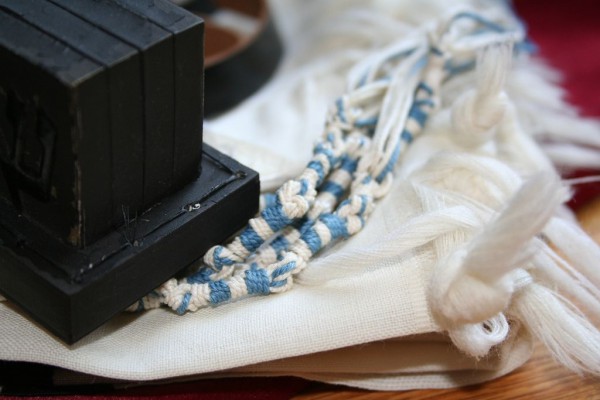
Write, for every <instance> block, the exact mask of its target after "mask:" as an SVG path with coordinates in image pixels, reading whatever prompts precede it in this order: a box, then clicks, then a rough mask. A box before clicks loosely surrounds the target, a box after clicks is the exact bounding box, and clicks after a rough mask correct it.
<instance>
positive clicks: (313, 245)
mask: <svg viewBox="0 0 600 400" xmlns="http://www.w3.org/2000/svg"><path fill="white" fill-rule="evenodd" d="M300 239H301V240H303V241H304V242H305V243H306V244H307V245H308V248H309V249H310V252H311V253H312V254H315V253H316V252H317V251H319V250H320V249H321V238H320V237H319V235H318V234H317V232H316V231H315V230H314V229H313V227H312V225H309V226H307V227H305V228H303V229H302V234H301V235H300Z"/></svg>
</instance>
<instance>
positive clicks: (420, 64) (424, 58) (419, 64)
mask: <svg viewBox="0 0 600 400" xmlns="http://www.w3.org/2000/svg"><path fill="white" fill-rule="evenodd" d="M427 61H428V60H427V54H424V55H423V56H421V57H420V58H419V59H418V60H417V62H415V63H414V64H413V66H412V67H411V68H410V72H409V73H410V74H411V75H412V74H416V73H417V72H419V71H420V70H422V69H423V68H425V66H426V65H427Z"/></svg>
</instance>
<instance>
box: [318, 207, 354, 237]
mask: <svg viewBox="0 0 600 400" xmlns="http://www.w3.org/2000/svg"><path fill="white" fill-rule="evenodd" d="M319 220H320V221H321V222H323V223H324V224H325V225H326V226H327V228H328V229H329V231H330V232H331V237H332V239H337V238H339V237H343V238H347V237H348V236H350V234H349V233H348V227H347V226H346V222H345V221H344V220H343V219H342V218H341V217H340V216H339V215H336V214H332V213H327V214H323V215H321V216H320V217H319Z"/></svg>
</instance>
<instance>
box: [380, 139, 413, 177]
mask: <svg viewBox="0 0 600 400" xmlns="http://www.w3.org/2000/svg"><path fill="white" fill-rule="evenodd" d="M404 132H407V131H406V130H404V131H403V132H402V135H403V136H404ZM401 143H402V142H398V144H397V145H396V148H395V149H394V152H393V153H392V156H391V157H390V159H389V161H388V162H387V164H386V165H385V167H384V168H383V170H382V171H381V172H380V173H379V175H377V177H376V178H375V180H376V181H377V182H378V183H381V182H382V181H383V180H384V179H385V177H386V176H387V174H389V173H390V172H392V170H393V169H394V165H396V161H398V157H400V150H401V147H400V144H401Z"/></svg>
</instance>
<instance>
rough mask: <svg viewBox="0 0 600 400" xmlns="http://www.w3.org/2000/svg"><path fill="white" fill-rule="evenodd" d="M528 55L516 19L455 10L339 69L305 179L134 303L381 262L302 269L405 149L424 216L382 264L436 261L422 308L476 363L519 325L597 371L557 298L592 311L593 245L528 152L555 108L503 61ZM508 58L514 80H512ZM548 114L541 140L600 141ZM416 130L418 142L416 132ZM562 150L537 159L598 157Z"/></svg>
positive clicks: (229, 295) (203, 301)
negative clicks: (338, 92)
mask: <svg viewBox="0 0 600 400" xmlns="http://www.w3.org/2000/svg"><path fill="white" fill-rule="evenodd" d="M522 45H523V33H522V31H521V28H520V26H519V25H518V24H514V21H513V20H512V19H511V18H507V19H506V18H496V19H494V18H491V19H490V18H486V17H484V16H483V15H481V14H479V13H475V12H471V11H469V12H466V11H460V12H457V13H455V14H454V15H453V16H451V17H450V18H448V19H444V20H442V21H440V22H439V23H438V24H437V25H435V26H434V27H433V28H431V27H429V29H427V30H423V31H417V32H415V33H414V35H412V36H409V37H408V38H406V39H403V40H400V41H398V42H397V43H392V44H390V45H389V46H387V47H386V48H384V49H382V50H381V51H378V52H375V53H373V54H372V55H371V56H369V57H366V58H365V59H364V60H362V61H361V62H359V63H358V64H357V66H356V67H355V68H354V69H353V70H352V71H351V72H350V73H349V74H348V76H349V79H348V86H347V88H348V91H347V93H346V94H345V95H344V96H342V97H340V98H338V100H337V101H336V102H335V105H334V106H333V107H332V109H331V111H330V113H329V116H328V118H327V122H326V125H325V131H324V134H323V138H322V141H321V142H320V143H319V144H317V145H316V146H315V148H314V151H313V157H312V159H311V160H310V162H309V163H308V165H307V166H306V168H305V169H304V171H303V172H302V173H301V174H300V175H299V176H298V177H297V178H296V179H291V180H289V181H287V182H286V183H285V184H284V185H283V186H282V187H281V188H280V189H279V190H278V191H277V192H276V193H274V194H270V195H266V196H265V197H264V198H263V200H262V202H261V204H262V206H261V213H260V215H259V216H257V217H256V218H254V219H252V220H251V221H249V224H248V226H247V227H246V229H245V230H244V231H243V232H242V233H241V234H240V235H239V236H237V237H236V238H235V239H234V240H233V241H232V242H231V243H230V244H228V245H226V246H215V247H214V248H212V249H211V250H210V251H209V252H208V253H207V254H206V256H205V257H204V263H205V265H203V266H201V267H200V268H199V270H198V271H197V272H195V273H194V274H192V275H190V276H189V277H187V278H185V279H182V280H180V281H177V280H175V279H172V280H170V281H168V282H166V283H165V284H164V285H163V286H162V287H160V288H158V289H157V290H156V291H155V292H153V293H151V294H150V295H148V296H147V297H145V298H144V299H141V300H140V301H139V302H138V303H136V304H134V305H133V306H132V307H131V309H136V310H141V309H147V308H154V307H158V306H160V305H163V304H164V305H168V306H169V307H171V308H172V309H174V310H175V311H177V312H178V313H185V312H186V311H194V310H196V309H198V308H201V307H206V306H214V305H217V304H221V303H224V302H230V301H233V300H237V299H241V298H244V297H247V296H251V295H267V294H271V293H280V292H283V291H286V290H289V289H290V288H291V287H292V285H293V282H294V280H295V279H296V277H297V276H299V277H300V281H301V282H302V283H303V284H321V283H323V282H326V281H329V280H331V279H336V278H341V277H344V276H346V275H347V273H348V272H351V273H353V274H360V273H363V272H364V271H365V268H364V267H365V266H367V265H368V266H369V268H376V267H377V266H374V265H373V260H372V259H369V256H370V255H369V254H363V253H360V252H355V253H352V252H348V253H347V254H346V255H345V256H344V257H346V258H347V260H344V259H342V258H339V259H336V255H335V254H332V255H331V256H329V257H328V261H329V262H332V263H333V262H335V263H336V264H337V265H340V267H338V268H332V269H331V270H330V271H328V272H327V273H326V274H324V275H321V276H316V275H315V273H312V272H311V271H310V269H307V270H305V268H306V267H307V265H308V262H309V260H310V259H311V258H312V257H313V256H314V255H315V254H316V253H317V252H318V251H320V250H321V249H323V248H324V247H326V246H328V245H329V244H331V243H334V242H335V241H336V240H338V239H341V238H347V237H349V236H351V235H353V234H355V233H357V232H359V231H360V230H361V229H362V227H363V226H364V224H365V223H366V221H367V219H368V217H369V216H370V215H371V213H372V212H373V210H374V208H375V205H376V203H377V201H378V200H379V199H381V198H382V197H383V196H385V194H386V193H387V192H388V190H389V189H390V185H391V181H392V171H393V169H394V166H395V164H396V162H397V161H398V159H399V157H400V156H401V154H403V153H404V151H405V150H408V153H407V154H406V156H405V158H404V160H403V164H401V165H400V168H399V169H397V170H398V173H399V175H400V176H401V177H403V179H405V180H406V183H407V184H406V185H405V186H406V188H407V190H410V191H411V194H413V195H414V196H415V197H416V198H417V199H418V201H419V202H420V206H421V208H422V214H421V215H417V216H415V217H414V218H412V219H409V220H408V221H406V223H405V224H403V225H402V226H399V227H397V229H396V230H394V231H393V232H392V233H391V234H390V235H389V237H387V238H383V240H381V242H380V244H379V245H378V246H376V248H377V249H378V254H379V256H380V259H381V258H384V257H395V258H403V257H409V256H410V255H409V253H410V251H411V250H413V249H414V248H416V247H421V248H429V249H430V250H431V251H432V252H433V255H434V258H435V259H436V260H437V262H436V263H435V266H434V267H433V271H432V277H431V282H430V285H429V287H428V296H429V300H430V306H431V312H432V314H433V316H434V317H435V318H436V321H437V322H438V323H439V325H440V327H441V328H442V329H444V330H446V331H447V332H448V334H449V336H450V338H451V339H452V340H453V342H454V343H455V344H456V346H457V347H459V348H460V349H462V350H463V351H464V352H465V353H467V354H470V355H472V356H474V357H482V356H485V355H486V354H487V353H488V352H489V350H490V349H491V348H492V347H493V346H494V345H496V344H498V343H501V342H502V341H503V340H504V339H505V338H506V336H507V334H508V332H509V329H510V323H509V321H510V320H511V319H513V320H514V321H515V323H519V324H521V325H522V326H524V327H525V328H527V329H529V330H530V331H531V332H532V333H533V334H535V335H536V336H538V337H539V338H540V339H541V340H542V341H543V342H544V343H545V344H546V345H547V346H548V348H549V349H550V350H551V351H552V353H553V354H554V355H555V357H556V358H557V360H559V361H560V362H562V363H563V364H565V365H566V366H567V367H569V368H571V369H572V370H574V371H576V372H590V373H594V374H600V333H599V332H598V331H597V330H596V328H594V327H593V326H592V325H591V324H590V323H589V322H588V321H587V320H586V319H585V317H583V315H582V314H580V313H579V311H578V310H577V309H576V308H575V307H574V306H573V305H571V304H570V303H569V302H568V301H567V300H565V299H564V298H563V297H561V295H560V294H559V293H558V291H563V292H565V293H566V294H568V295H570V296H572V297H574V298H575V300H576V301H577V302H578V303H580V304H582V305H583V306H584V307H585V308H586V309H587V310H589V311H591V312H592V313H594V314H596V315H600V312H599V311H600V290H599V287H600V269H599V268H598V262H599V261H598V260H599V259H600V257H599V256H600V248H599V247H598V246H597V245H596V244H595V243H593V241H592V240H591V239H589V238H588V237H587V236H586V235H585V234H584V233H583V232H581V230H580V229H579V228H577V227H576V226H575V225H574V223H573V222H570V221H567V220H565V219H561V218H559V214H560V213H561V212H563V211H564V210H562V209H561V206H560V205H561V203H563V202H564V201H565V200H566V199H567V198H568V191H567V189H566V188H565V187H564V186H563V185H562V184H561V182H560V180H559V179H558V178H557V176H556V174H555V173H554V169H553V167H552V164H551V163H550V161H549V159H548V157H547V154H546V153H545V152H544V151H543V150H542V149H541V148H540V146H539V145H537V144H536V143H535V142H534V140H533V138H532V135H534V134H536V129H538V130H540V129H541V128H540V126H535V124H534V123H533V122H532V121H535V120H536V118H534V114H535V113H536V112H539V111H540V110H543V112H544V113H553V111H554V110H558V111H561V110H560V108H561V107H564V104H563V103H562V101H559V99H558V98H559V97H560V92H559V91H557V90H555V88H554V87H553V86H552V85H550V84H549V83H547V82H546V81H545V80H544V79H540V78H539V77H537V76H535V74H534V76H531V74H530V72H527V68H523V67H522V65H521V66H519V63H521V61H519V60H517V61H516V62H514V63H513V61H512V58H513V54H514V53H515V51H516V52H518V51H519V49H520V48H521V47H522ZM475 56H476V57H477V59H476V61H477V62H476V64H477V68H476V71H475V72H469V71H470V69H471V68H472V66H473V64H475ZM512 64H517V65H516V67H515V68H516V70H517V71H518V76H517V78H516V79H514V78H511V76H510V75H509V74H508V71H509V69H510V67H511V65H512ZM461 74H464V76H463V77H462V78H461ZM473 74H474V75H473ZM528 74H529V75H528ZM465 76H466V77H467V78H465ZM523 77H529V78H531V80H532V82H534V86H535V87H536V88H539V89H540V91H541V92H544V93H547V94H548V96H547V98H542V99H537V100H539V101H537V100H536V101H533V99H532V97H534V96H535V95H530V94H529V93H527V94H526V95H524V94H523V92H524V90H525V89H524V88H522V87H519V85H516V84H515V82H519V79H523ZM453 80H455V81H456V82H457V83H455V84H453V83H452V82H453ZM473 83H474V85H473ZM452 85H454V87H453V86H452ZM446 89H448V90H446ZM465 89H466V90H465ZM527 90H529V88H527ZM448 91H449V92H453V91H455V92H458V93H460V95H457V96H454V97H452V96H450V97H448V95H447V92H448ZM533 91H534V92H535V90H533ZM528 96H529V97H528ZM513 97H514V98H516V100H514V101H513ZM542 97H543V96H542ZM530 103H534V104H537V106H531V104H530ZM536 107H537V108H536ZM438 111H439V112H438ZM558 111H557V112H556V114H557V116H556V118H555V119H554V120H555V121H557V125H556V126H553V127H548V126H542V128H543V129H545V128H549V129H548V132H549V133H550V136H552V137H553V138H562V139H565V138H567V139H574V142H576V143H578V144H590V143H591V144H597V143H598V141H597V140H596V139H588V138H587V137H586V135H569V134H566V132H567V131H568V124H569V123H570V122H573V121H575V122H573V124H574V126H576V127H581V128H582V130H583V131H586V130H587V131H589V132H593V133H597V130H596V126H594V125H593V124H587V125H586V124H585V123H579V122H577V119H576V118H575V117H573V116H569V115H568V114H569V113H568V112H567V113H566V114H567V115H562V116H561V115H560V114H561V113H560V112H558ZM426 123H427V124H429V126H430V128H429V129H426V131H428V132H427V133H428V134H427V135H424V136H418V135H419V133H420V132H421V131H422V130H423V128H424V127H425V125H426ZM543 129H542V130H543ZM587 131H586V132H587ZM413 141H415V144H414V145H412V144H411V143H412V142H413ZM409 145H411V146H409ZM560 149H561V150H560V151H556V148H552V147H546V149H545V150H547V153H550V154H551V155H552V154H553V155H554V156H555V157H556V158H558V159H561V158H562V160H563V161H565V160H566V161H567V164H569V165H578V164H577V160H576V158H577V157H580V156H582V155H585V156H586V157H587V158H588V161H589V163H588V164H589V165H592V166H593V165H596V164H594V160H596V161H597V160H598V159H600V158H599V157H598V152H597V151H596V150H590V149H585V148H582V147H579V146H577V147H573V148H569V147H561V148H560ZM564 149H567V150H564ZM594 157H596V158H594ZM590 160H591V161H590ZM585 162H587V161H585ZM561 210H562V211H561ZM547 241H549V242H551V243H552V244H553V245H554V246H555V248H557V249H558V250H559V251H560V252H561V253H562V254H564V255H565V256H566V259H563V258H562V257H561V256H559V255H558V254H557V252H556V251H555V250H553V248H552V247H550V246H549V245H548V244H547ZM349 257H351V258H352V262H350V258H349ZM567 260H568V261H567ZM344 261H349V262H348V263H345V262H344ZM317 263H318V261H317ZM570 263H572V265H571V264H570ZM344 265H346V266H347V267H346V268H344ZM301 271H304V272H303V274H300V272H301ZM299 274H300V275H299Z"/></svg>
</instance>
